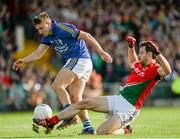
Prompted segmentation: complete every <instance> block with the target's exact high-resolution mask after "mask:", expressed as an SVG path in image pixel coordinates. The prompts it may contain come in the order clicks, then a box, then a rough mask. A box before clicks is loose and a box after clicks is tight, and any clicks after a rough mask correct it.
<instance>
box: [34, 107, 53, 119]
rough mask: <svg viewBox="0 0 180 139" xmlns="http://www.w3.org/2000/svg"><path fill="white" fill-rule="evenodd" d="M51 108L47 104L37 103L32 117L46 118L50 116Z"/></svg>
mask: <svg viewBox="0 0 180 139" xmlns="http://www.w3.org/2000/svg"><path fill="white" fill-rule="evenodd" d="M51 116H52V109H51V107H50V106H49V105H47V104H39V105H37V106H36V107H35V109H34V118H36V119H47V118H51Z"/></svg>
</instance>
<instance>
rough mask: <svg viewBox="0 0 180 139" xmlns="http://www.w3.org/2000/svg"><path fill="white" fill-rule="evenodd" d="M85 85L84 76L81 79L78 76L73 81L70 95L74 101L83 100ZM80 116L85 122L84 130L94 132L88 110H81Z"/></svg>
mask: <svg viewBox="0 0 180 139" xmlns="http://www.w3.org/2000/svg"><path fill="white" fill-rule="evenodd" d="M85 85H86V80H85V79H84V78H83V77H81V78H80V79H78V78H76V79H75V80H74V81H73V82H72V83H71V86H70V87H71V88H70V95H71V102H72V103H75V102H79V101H81V100H82V95H83V92H84V88H85ZM79 117H80V119H81V121H82V122H83V127H84V131H86V132H87V133H90V134H92V133H94V129H93V127H92V125H91V121H90V118H89V115H88V112H87V110H83V111H80V112H79Z"/></svg>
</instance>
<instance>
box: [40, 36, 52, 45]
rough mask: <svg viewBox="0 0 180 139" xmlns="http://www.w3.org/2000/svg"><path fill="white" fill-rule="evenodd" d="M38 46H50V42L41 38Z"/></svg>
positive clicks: (45, 38)
mask: <svg viewBox="0 0 180 139" xmlns="http://www.w3.org/2000/svg"><path fill="white" fill-rule="evenodd" d="M40 44H45V45H50V42H49V40H48V38H47V37H42V38H41V42H40Z"/></svg>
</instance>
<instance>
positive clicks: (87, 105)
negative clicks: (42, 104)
mask: <svg viewBox="0 0 180 139" xmlns="http://www.w3.org/2000/svg"><path fill="white" fill-rule="evenodd" d="M85 109H88V110H93V111H97V112H104V113H107V112H109V107H108V99H107V97H105V96H100V97H96V98H89V99H84V100H82V101H80V102H77V103H75V104H73V105H70V106H69V107H67V108H66V109H64V110H63V111H61V112H60V113H58V114H57V115H55V116H53V117H51V118H50V119H45V120H40V119H33V120H34V123H36V124H38V125H41V126H44V127H45V128H46V129H52V128H53V127H54V125H56V124H58V123H59V122H60V121H62V120H65V119H69V118H72V117H73V116H75V115H76V114H78V113H79V112H80V111H82V110H85ZM51 127H52V128H51Z"/></svg>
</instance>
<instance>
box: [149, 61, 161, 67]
mask: <svg viewBox="0 0 180 139" xmlns="http://www.w3.org/2000/svg"><path fill="white" fill-rule="evenodd" d="M150 66H151V67H160V65H159V64H158V63H156V62H154V63H151V64H150Z"/></svg>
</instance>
